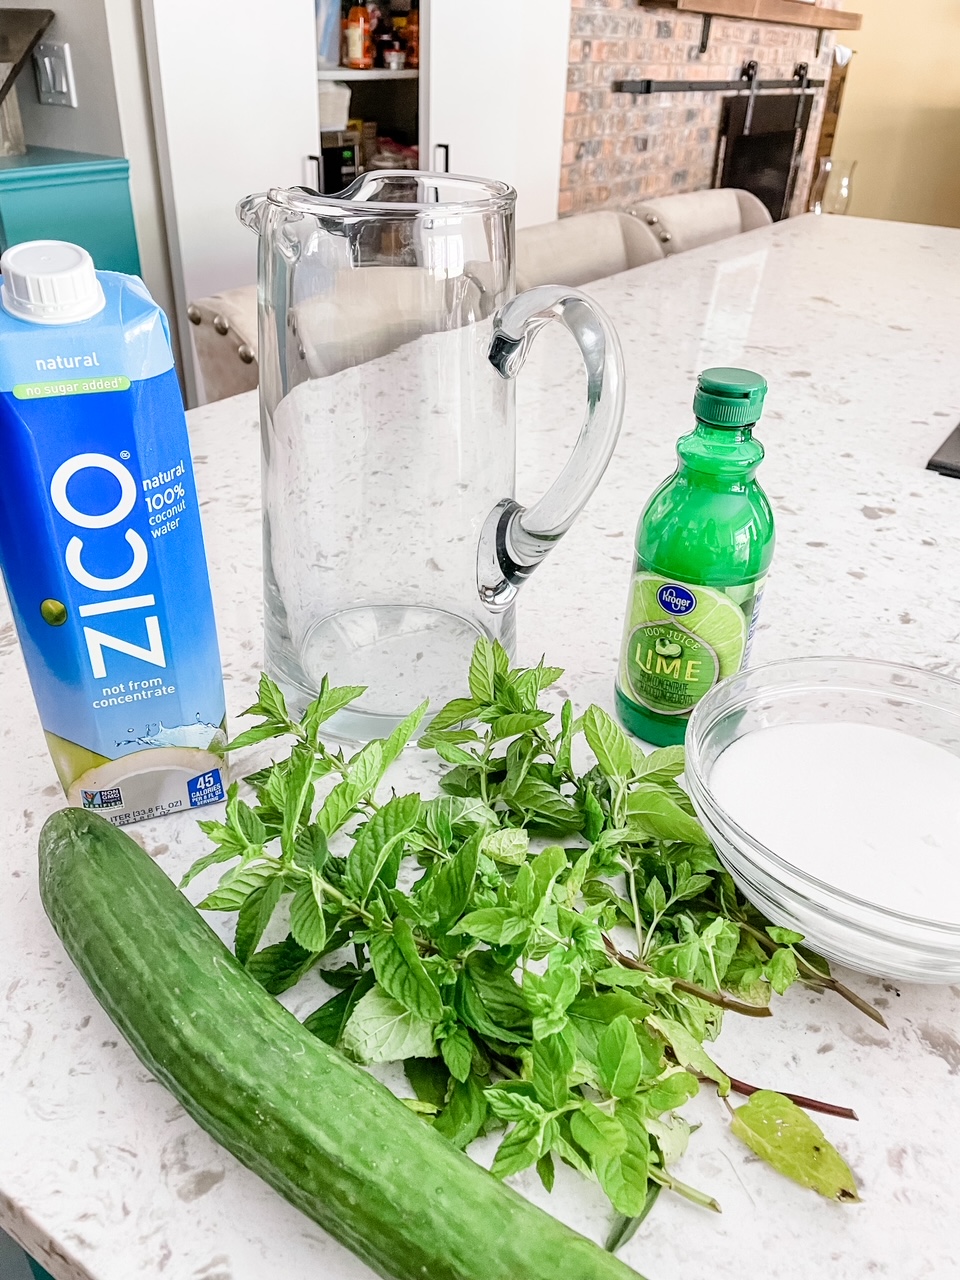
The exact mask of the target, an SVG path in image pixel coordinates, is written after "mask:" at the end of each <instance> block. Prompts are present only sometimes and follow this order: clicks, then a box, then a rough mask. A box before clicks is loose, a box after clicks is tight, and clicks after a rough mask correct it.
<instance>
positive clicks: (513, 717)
mask: <svg viewBox="0 0 960 1280" xmlns="http://www.w3.org/2000/svg"><path fill="white" fill-rule="evenodd" d="M551 718H552V717H551V714H550V712H549V711H513V712H510V714H509V715H505V716H498V717H497V719H496V720H494V721H493V723H492V724H491V725H490V741H491V742H499V741H500V740H501V739H502V738H514V737H516V736H517V734H520V733H529V732H530V730H531V729H539V728H540V726H541V725H544V724H546V723H547V721H548V720H550V719H551Z"/></svg>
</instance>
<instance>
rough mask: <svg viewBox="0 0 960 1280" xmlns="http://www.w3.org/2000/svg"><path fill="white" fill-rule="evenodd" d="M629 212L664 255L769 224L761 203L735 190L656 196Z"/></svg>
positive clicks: (769, 220) (768, 216)
mask: <svg viewBox="0 0 960 1280" xmlns="http://www.w3.org/2000/svg"><path fill="white" fill-rule="evenodd" d="M630 213H631V214H632V215H633V217H634V218H635V219H636V220H637V221H638V222H641V223H642V224H643V225H644V226H645V227H648V228H649V230H650V231H651V233H652V234H653V235H655V236H656V238H657V240H658V241H659V242H660V245H661V248H662V249H663V252H664V253H665V254H671V253H683V252H684V250H686V249H696V248H697V247H698V246H699V245H702V244H712V243H713V242H714V241H715V240H725V239H726V238H727V237H728V236H737V235H740V233H741V232H742V231H754V230H755V229H756V228H757V227H766V226H768V225H769V224H770V223H771V222H772V221H773V219H772V218H771V217H770V214H769V212H768V211H767V207H766V205H765V204H763V202H762V201H760V200H758V199H757V197H756V196H755V195H753V194H751V192H749V191H741V190H739V189H737V188H735V187H716V188H714V189H713V190H712V191H686V192H684V193H683V194H681V195H676V196H657V197H656V198H655V199H653V200H645V201H644V202H643V204H638V205H634V206H633V207H632V208H631V209H630Z"/></svg>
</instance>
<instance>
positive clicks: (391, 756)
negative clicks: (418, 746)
mask: <svg viewBox="0 0 960 1280" xmlns="http://www.w3.org/2000/svg"><path fill="white" fill-rule="evenodd" d="M429 705H430V704H429V703H428V702H421V703H420V705H419V707H415V708H414V709H413V711H411V712H410V714H409V715H408V716H406V717H405V718H404V719H403V720H401V721H400V723H399V724H398V725H397V727H396V728H395V729H394V731H393V733H391V734H390V736H389V737H388V738H384V740H383V743H382V746H383V754H382V762H383V768H384V769H387V768H389V766H390V765H392V764H393V762H394V760H396V759H397V757H398V756H399V755H400V753H401V752H402V751H403V749H404V747H406V745H407V743H408V742H409V741H410V740H411V739H412V737H413V735H414V734H415V733H416V732H417V730H418V729H419V728H420V722H421V721H422V720H423V717H424V716H425V715H426V714H427V707H428V706H429Z"/></svg>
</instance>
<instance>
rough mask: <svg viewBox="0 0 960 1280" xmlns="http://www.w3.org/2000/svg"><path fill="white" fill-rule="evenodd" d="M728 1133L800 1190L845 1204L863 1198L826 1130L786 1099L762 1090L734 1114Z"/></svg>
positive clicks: (778, 1094)
mask: <svg viewBox="0 0 960 1280" xmlns="http://www.w3.org/2000/svg"><path fill="white" fill-rule="evenodd" d="M730 1128H731V1129H732V1131H733V1132H734V1133H735V1134H736V1136H737V1137H738V1138H740V1140H741V1141H742V1142H745V1143H746V1144H747V1146H748V1147H749V1148H750V1150H751V1151H753V1152H754V1154H755V1155H758V1156H760V1158H761V1159H762V1160H766V1162H767V1164H769V1165H772V1166H773V1168H774V1169H776V1170H777V1171H778V1172H779V1173H782V1174H785V1175H786V1177H788V1178H792V1179H793V1181H794V1182H799V1183H800V1185H801V1186H802V1187H810V1188H811V1190H813V1191H816V1192H818V1193H819V1194H820V1195H822V1196H825V1197H826V1198H827V1199H828V1200H839V1201H840V1203H841V1204H850V1203H853V1202H856V1201H858V1200H859V1199H860V1196H859V1193H858V1191H857V1184H856V1180H855V1179H854V1176H853V1174H852V1172H851V1171H850V1167H849V1165H848V1164H847V1163H846V1161H845V1160H844V1159H843V1157H842V1156H841V1155H840V1153H839V1152H838V1151H837V1150H836V1149H835V1148H834V1147H833V1146H832V1145H831V1144H830V1143H829V1142H828V1141H827V1139H826V1138H825V1137H824V1134H823V1130H822V1129H821V1128H820V1127H819V1126H818V1125H816V1124H814V1122H813V1121H812V1120H811V1119H810V1117H809V1116H808V1115H807V1114H806V1112H805V1111H801V1110H800V1108H799V1107H798V1106H797V1105H796V1104H795V1103H793V1102H791V1101H790V1099H789V1098H785V1097H784V1096H783V1095H782V1094H780V1093H773V1092H771V1091H770V1090H768V1089H760V1090H758V1092H757V1093H755V1094H754V1095H753V1097H752V1098H751V1099H750V1101H749V1102H747V1103H745V1104H744V1105H743V1106H742V1107H737V1109H736V1111H734V1113H733V1120H732V1121H731V1125H730Z"/></svg>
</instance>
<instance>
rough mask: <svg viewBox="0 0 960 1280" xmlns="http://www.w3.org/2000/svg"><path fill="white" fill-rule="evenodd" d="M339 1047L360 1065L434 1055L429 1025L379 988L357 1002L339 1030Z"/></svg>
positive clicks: (431, 1027) (434, 1046)
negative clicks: (344, 1024) (340, 1031)
mask: <svg viewBox="0 0 960 1280" xmlns="http://www.w3.org/2000/svg"><path fill="white" fill-rule="evenodd" d="M341 1044H342V1047H343V1051H344V1053H347V1054H349V1055H350V1057H352V1058H355V1059H356V1060H357V1061H358V1062H363V1063H372V1062H400V1061H402V1060H403V1059H404V1058H433V1057H435V1056H436V1053H437V1047H436V1043H435V1041H434V1036H433V1026H432V1024H431V1023H429V1022H427V1021H425V1020H424V1019H423V1018H420V1017H418V1016H417V1015H416V1014H415V1013H411V1012H410V1010H409V1009H405V1008H404V1007H403V1005H402V1004H400V1003H399V1001H397V1000H394V999H393V998H392V997H391V996H388V995H387V993H386V992H385V991H382V990H381V989H380V988H379V987H373V988H372V989H371V990H370V991H368V992H367V994H366V995H365V996H363V998H362V999H361V1000H359V1001H358V1002H357V1005H356V1007H355V1008H354V1010H353V1013H352V1014H351V1015H350V1020H349V1022H348V1023H347V1025H346V1026H345V1027H344V1029H343V1035H342V1037H341Z"/></svg>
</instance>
